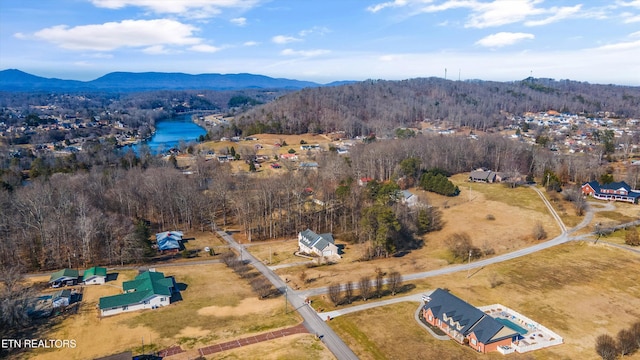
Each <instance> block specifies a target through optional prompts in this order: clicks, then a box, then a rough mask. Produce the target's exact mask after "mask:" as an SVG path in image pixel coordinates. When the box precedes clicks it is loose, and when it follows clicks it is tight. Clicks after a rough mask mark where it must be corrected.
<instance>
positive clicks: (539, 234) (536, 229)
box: [533, 221, 547, 240]
mask: <svg viewBox="0 0 640 360" xmlns="http://www.w3.org/2000/svg"><path fill="white" fill-rule="evenodd" d="M533 238H534V239H536V240H543V239H546V238H547V231H546V230H545V229H544V226H542V223H541V222H539V221H538V222H536V224H535V225H534V226H533Z"/></svg>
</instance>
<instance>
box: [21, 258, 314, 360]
mask: <svg viewBox="0 0 640 360" xmlns="http://www.w3.org/2000/svg"><path fill="white" fill-rule="evenodd" d="M156 269H157V271H162V272H164V273H165V275H167V276H169V275H171V276H174V277H175V279H176V281H177V282H178V283H179V284H184V285H186V289H185V290H184V291H182V292H181V295H182V298H183V300H182V301H178V302H176V303H174V304H172V305H170V306H167V307H163V308H160V309H156V310H144V311H139V312H131V313H124V314H119V315H115V316H110V317H105V318H102V319H100V318H99V317H98V310H97V303H98V300H99V298H100V297H101V296H105V295H113V294H118V293H120V289H119V287H118V286H114V285H120V286H121V283H122V281H126V280H129V279H132V278H133V277H134V276H135V274H136V272H134V271H122V272H120V273H119V274H118V280H117V281H116V282H114V283H111V282H109V283H107V285H103V286H97V285H96V286H88V287H85V292H84V300H83V302H82V306H81V308H80V313H79V314H77V315H74V316H70V317H69V318H67V319H65V320H64V321H63V322H62V323H61V324H59V325H58V326H56V327H55V328H54V329H53V330H52V331H51V332H50V333H48V334H46V336H47V338H51V339H76V341H77V344H78V345H77V347H76V348H75V349H64V350H59V351H49V352H47V351H37V352H33V353H31V354H30V355H33V356H35V357H37V358H38V359H60V358H61V356H63V357H64V358H67V359H88V358H93V357H97V356H103V355H108V354H111V353H116V352H119V351H124V350H133V351H134V353H139V352H141V350H142V339H143V338H144V343H145V349H146V351H149V350H150V349H153V350H160V349H164V348H167V347H170V346H172V345H176V344H177V345H181V346H182V347H183V349H192V348H197V347H202V346H203V345H207V344H214V343H218V342H223V341H228V340H232V339H235V338H240V337H243V336H245V335H247V334H256V333H260V332H264V331H267V330H272V329H277V328H282V327H289V326H293V325H295V324H298V323H299V322H300V321H301V319H300V318H299V317H298V315H297V314H296V313H294V312H289V313H288V314H284V306H283V300H282V298H280V297H278V298H273V299H269V300H258V299H257V295H255V294H254V293H253V292H252V290H251V287H250V286H249V284H248V282H247V281H246V280H243V279H240V278H239V277H238V276H237V275H236V274H234V273H233V272H232V271H231V270H230V269H228V268H227V267H226V266H225V265H223V264H212V265H193V266H172V267H167V268H162V267H161V266H158V267H157V268H156ZM96 334H99V336H98V335H96ZM105 336H108V341H107V340H105ZM150 344H151V345H150Z"/></svg>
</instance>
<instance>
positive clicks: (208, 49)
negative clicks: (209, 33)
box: [189, 44, 221, 53]
mask: <svg viewBox="0 0 640 360" xmlns="http://www.w3.org/2000/svg"><path fill="white" fill-rule="evenodd" d="M189 50H192V51H197V52H204V53H214V52H218V51H220V50H221V48H219V47H215V46H212V45H207V44H198V45H193V46H191V47H190V48H189Z"/></svg>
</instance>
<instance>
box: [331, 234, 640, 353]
mask: <svg viewBox="0 0 640 360" xmlns="http://www.w3.org/2000/svg"><path fill="white" fill-rule="evenodd" d="M496 276H497V277H499V278H500V280H501V281H502V284H501V285H499V286H496V287H493V288H492V287H491V286H490V282H491V281H490V279H491V278H494V277H496ZM638 284H640V257H639V256H638V255H634V254H631V253H629V252H627V251H623V250H617V249H613V248H610V247H606V246H599V245H590V244H587V243H582V242H579V243H569V244H565V245H561V246H558V247H555V248H552V249H548V250H545V251H542V252H539V253H536V254H533V255H531V256H528V257H526V258H520V259H516V260H513V261H509V262H505V263H501V264H496V265H492V266H489V267H487V268H483V269H482V270H480V271H479V272H477V273H475V274H474V275H473V276H471V278H468V279H467V277H466V272H462V273H457V274H452V275H448V276H442V277H437V278H430V279H425V280H422V281H419V282H416V285H418V287H419V288H431V289H433V288H436V287H441V288H448V289H450V290H451V291H452V293H454V294H455V295H457V296H459V297H460V298H462V299H464V300H466V301H468V302H470V303H471V304H474V305H477V306H481V305H488V304H493V303H501V304H503V305H505V306H508V307H510V308H512V309H514V310H516V311H518V312H520V313H522V314H524V315H526V316H528V317H530V318H532V319H533V320H535V321H538V322H539V323H541V324H543V325H545V326H547V327H548V328H550V329H551V330H553V331H555V332H557V333H558V334H559V335H560V336H563V338H564V340H565V344H563V345H560V346H556V347H552V348H548V349H543V350H538V351H534V352H531V353H528V354H525V357H522V356H509V358H515V359H518V358H530V359H597V358H598V357H597V354H596V353H595V351H594V341H595V338H596V336H598V335H600V334H603V333H608V334H610V335H612V336H614V337H615V335H616V334H617V332H618V331H619V330H621V329H623V328H627V327H628V326H629V325H630V324H631V323H633V322H634V321H637V319H639V318H640V286H639V285H638ZM356 293H357V292H356ZM417 306H418V304H417V303H401V304H398V305H391V306H385V307H382V308H376V309H372V310H367V311H363V312H359V313H353V314H349V315H344V316H341V317H337V318H335V319H333V320H331V322H330V324H331V326H332V327H333V328H334V329H335V330H336V331H337V332H338V333H339V334H340V335H341V336H342V337H343V338H344V339H345V340H346V341H348V343H349V344H350V345H351V346H352V348H353V349H354V351H356V353H357V354H358V356H359V357H360V358H361V359H390V358H398V359H430V358H437V359H496V358H503V357H502V355H500V354H491V355H479V354H476V353H474V352H473V351H471V350H470V349H468V348H464V347H462V346H459V345H457V344H456V343H454V342H453V341H447V342H441V341H437V340H434V339H432V338H431V336H430V335H428V334H427V333H426V331H424V330H422V329H421V328H420V327H419V325H417V324H416V322H415V320H414V319H413V314H414V311H415V309H416V307H417ZM380 324H384V326H380ZM628 358H629V359H640V354H635V355H634V356H632V357H628Z"/></svg>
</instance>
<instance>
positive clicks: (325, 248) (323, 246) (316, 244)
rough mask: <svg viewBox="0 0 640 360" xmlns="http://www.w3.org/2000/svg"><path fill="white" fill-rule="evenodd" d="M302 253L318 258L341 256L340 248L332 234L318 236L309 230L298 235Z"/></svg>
mask: <svg viewBox="0 0 640 360" xmlns="http://www.w3.org/2000/svg"><path fill="white" fill-rule="evenodd" d="M298 248H299V250H300V252H302V253H306V254H314V255H318V256H339V253H338V247H337V246H336V244H335V240H333V235H331V234H328V233H327V234H320V235H318V234H316V233H315V232H313V231H311V230H309V229H307V230H305V231H301V232H300V233H299V234H298Z"/></svg>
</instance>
